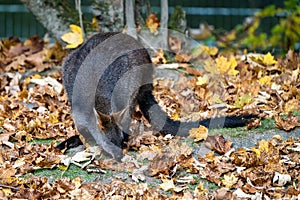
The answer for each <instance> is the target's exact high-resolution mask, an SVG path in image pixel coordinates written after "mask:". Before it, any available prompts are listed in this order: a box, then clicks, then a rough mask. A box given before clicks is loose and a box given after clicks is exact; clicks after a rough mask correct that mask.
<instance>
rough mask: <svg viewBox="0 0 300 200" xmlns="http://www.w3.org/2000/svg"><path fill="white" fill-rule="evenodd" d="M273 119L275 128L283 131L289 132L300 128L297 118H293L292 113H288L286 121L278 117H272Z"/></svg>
mask: <svg viewBox="0 0 300 200" xmlns="http://www.w3.org/2000/svg"><path fill="white" fill-rule="evenodd" d="M274 119H275V124H276V127H277V128H279V129H281V130H284V131H291V130H293V129H294V128H296V127H297V126H300V123H299V122H298V116H294V115H293V114H292V113H289V114H288V116H287V117H286V119H283V117H280V116H274Z"/></svg>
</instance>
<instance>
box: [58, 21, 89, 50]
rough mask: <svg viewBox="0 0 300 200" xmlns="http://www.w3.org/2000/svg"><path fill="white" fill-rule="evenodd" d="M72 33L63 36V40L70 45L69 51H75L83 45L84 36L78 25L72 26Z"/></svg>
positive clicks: (68, 46)
mask: <svg viewBox="0 0 300 200" xmlns="http://www.w3.org/2000/svg"><path fill="white" fill-rule="evenodd" d="M70 30H71V32H68V33H66V34H64V35H63V36H61V39H62V40H63V41H64V42H66V43H68V45H67V46H66V48H67V49H74V48H76V47H78V46H79V45H81V44H82V43H83V41H84V40H83V36H82V31H81V28H80V27H79V26H77V25H73V24H71V25H70Z"/></svg>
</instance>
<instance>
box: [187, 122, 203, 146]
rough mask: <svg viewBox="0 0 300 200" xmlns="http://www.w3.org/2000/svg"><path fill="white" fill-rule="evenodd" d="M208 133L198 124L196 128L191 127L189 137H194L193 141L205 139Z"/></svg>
mask: <svg viewBox="0 0 300 200" xmlns="http://www.w3.org/2000/svg"><path fill="white" fill-rule="evenodd" d="M207 135H208V129H207V128H206V127H205V126H201V125H200V126H199V127H198V128H192V129H191V130H190V131H189V138H192V139H194V141H195V142H199V141H200V140H205V139H206V138H207Z"/></svg>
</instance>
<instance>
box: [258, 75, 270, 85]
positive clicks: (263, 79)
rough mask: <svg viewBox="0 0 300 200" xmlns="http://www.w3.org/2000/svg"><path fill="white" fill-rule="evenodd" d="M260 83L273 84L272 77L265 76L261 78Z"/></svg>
mask: <svg viewBox="0 0 300 200" xmlns="http://www.w3.org/2000/svg"><path fill="white" fill-rule="evenodd" d="M259 83H260V84H261V85H271V77H270V76H264V77H262V78H260V79H259Z"/></svg>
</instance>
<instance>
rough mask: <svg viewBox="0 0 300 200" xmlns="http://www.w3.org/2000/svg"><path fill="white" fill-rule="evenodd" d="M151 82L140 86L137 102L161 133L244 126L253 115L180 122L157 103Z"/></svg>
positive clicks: (185, 132)
mask: <svg viewBox="0 0 300 200" xmlns="http://www.w3.org/2000/svg"><path fill="white" fill-rule="evenodd" d="M152 91H153V86H152V84H147V85H143V86H142V87H141V88H140V92H139V96H138V103H139V105H140V109H141V111H142V112H143V114H144V116H145V118H146V119H147V120H148V121H149V123H150V124H151V126H152V128H153V129H154V130H156V131H159V132H160V133H162V134H172V135H179V136H188V134H189V130H190V129H191V128H198V127H199V125H203V126H205V127H207V128H234V127H241V126H246V125H247V121H248V120H250V119H252V118H253V117H255V116H254V115H242V116H226V117H216V118H208V119H204V120H199V121H191V122H180V121H175V120H173V119H171V118H170V117H169V116H168V115H167V114H166V113H165V112H164V111H163V110H162V109H161V108H160V106H159V105H158V104H157V101H156V100H155V98H154V96H153V94H152Z"/></svg>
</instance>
